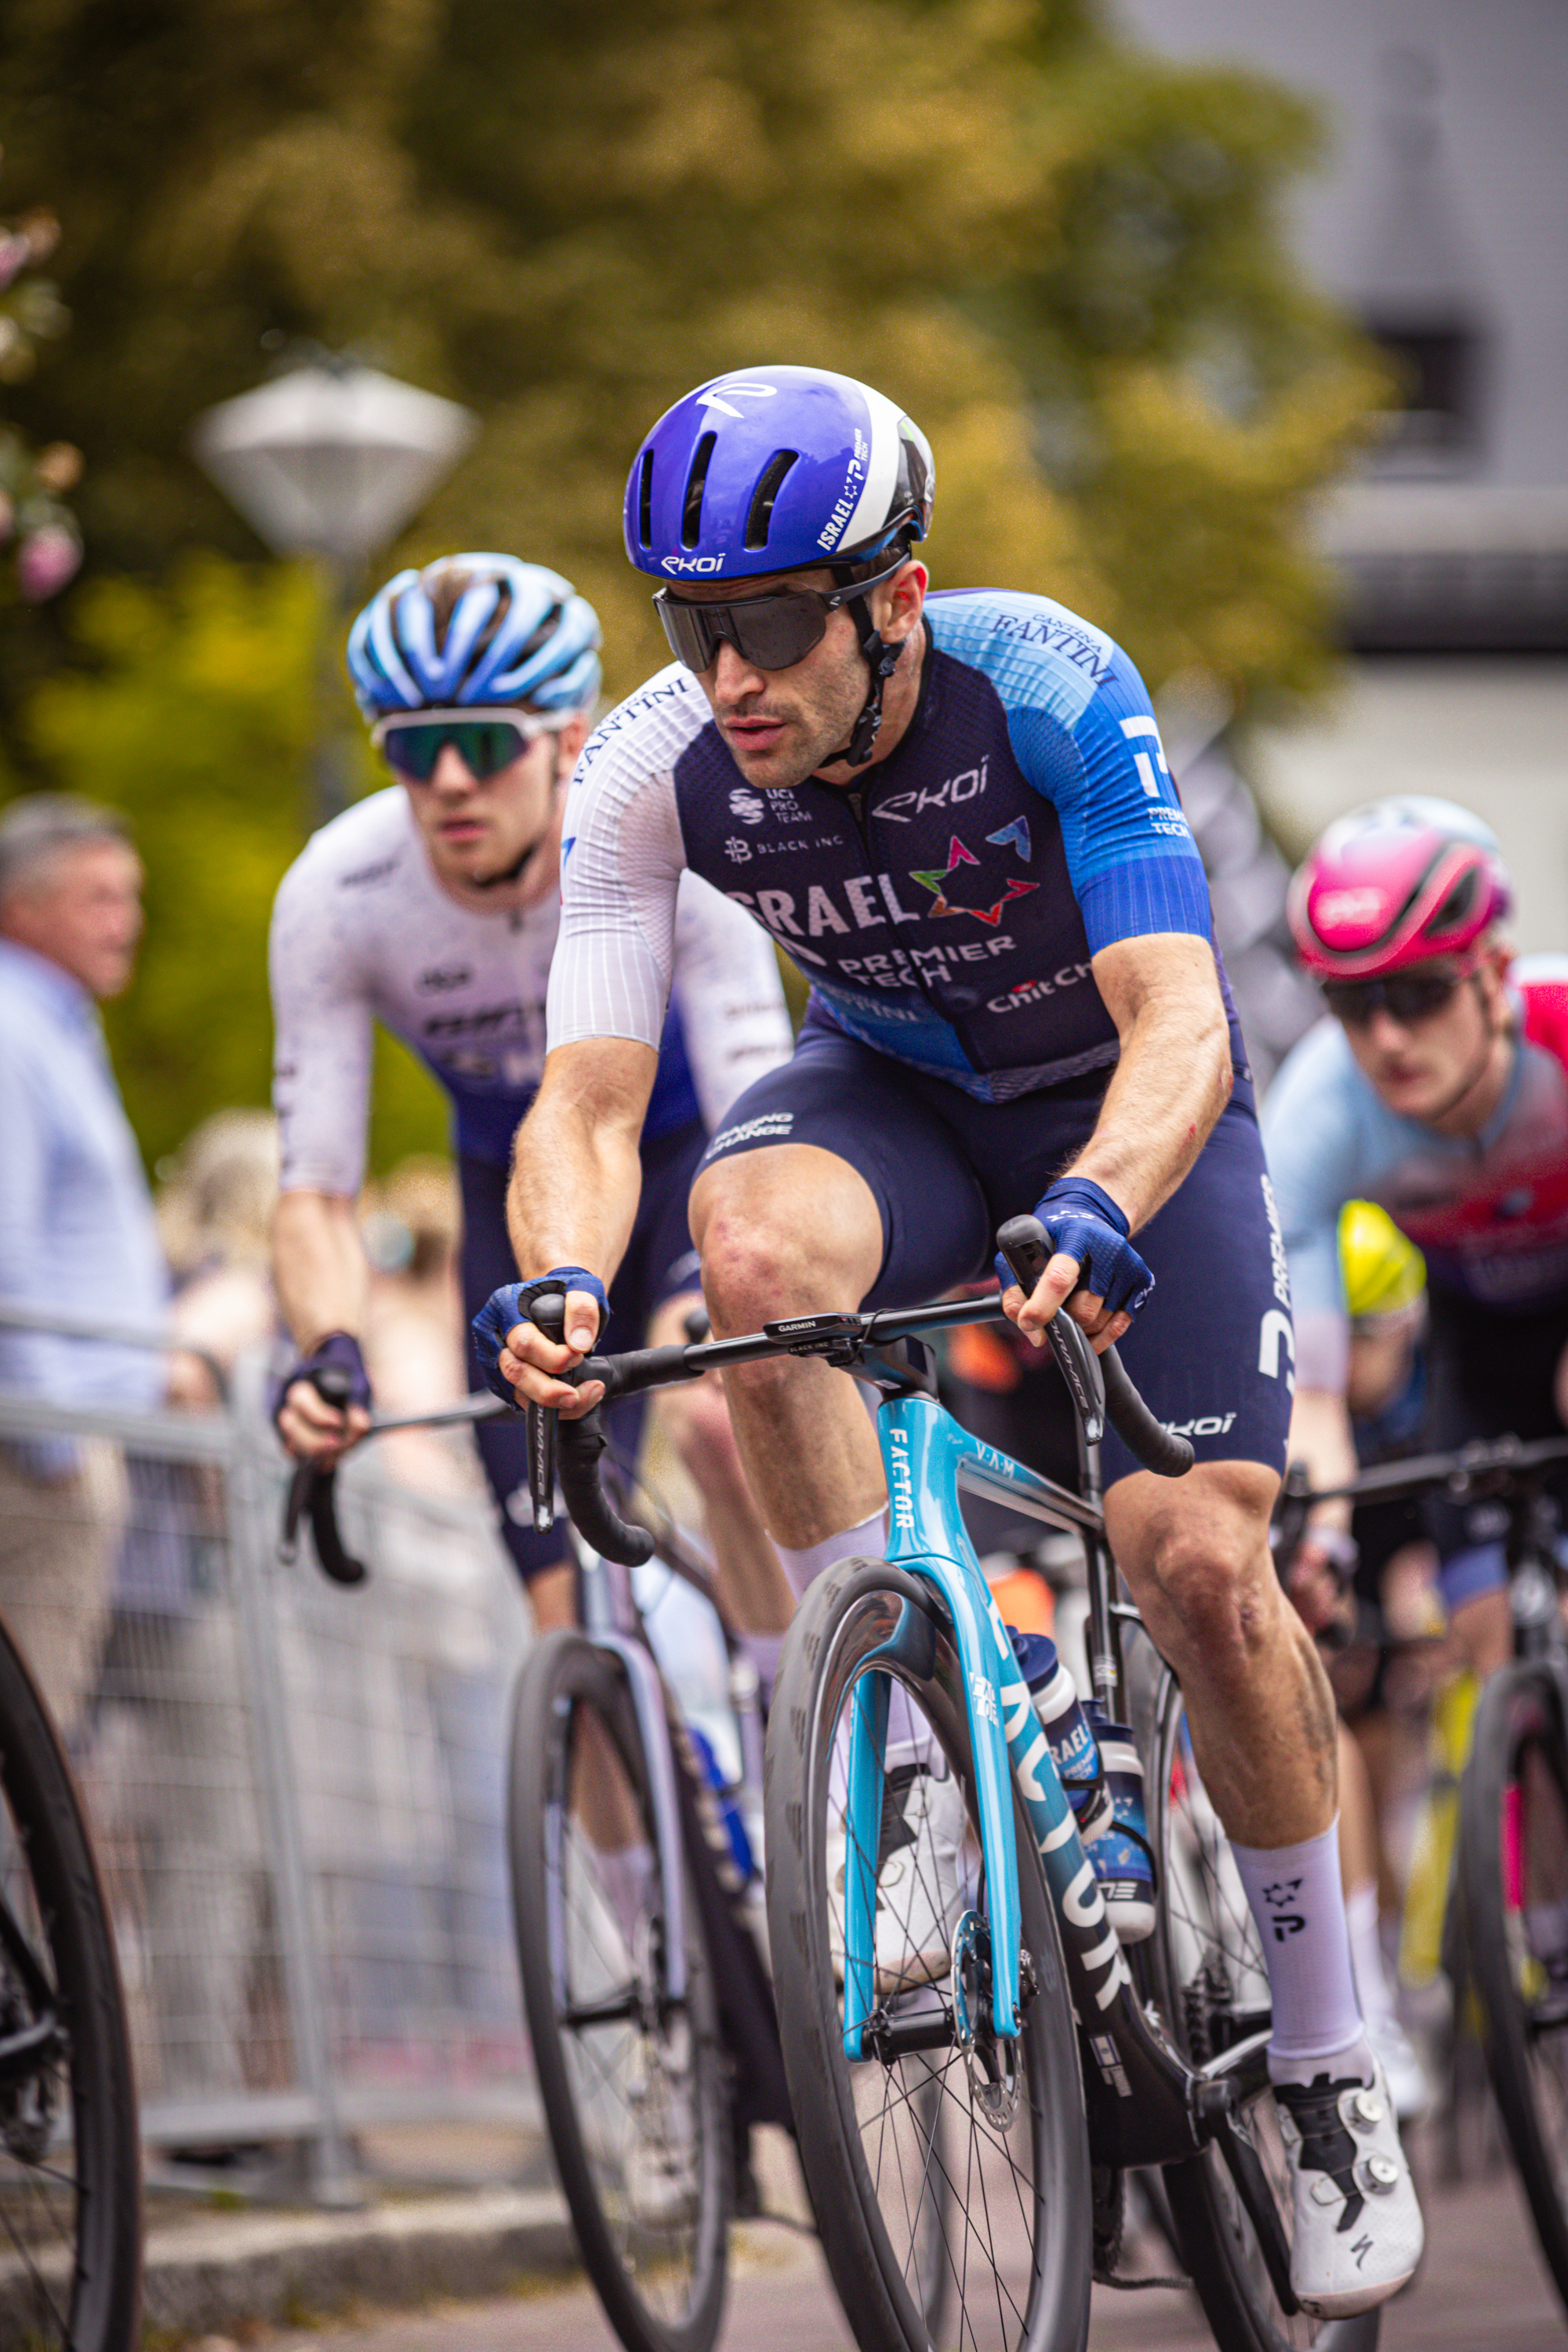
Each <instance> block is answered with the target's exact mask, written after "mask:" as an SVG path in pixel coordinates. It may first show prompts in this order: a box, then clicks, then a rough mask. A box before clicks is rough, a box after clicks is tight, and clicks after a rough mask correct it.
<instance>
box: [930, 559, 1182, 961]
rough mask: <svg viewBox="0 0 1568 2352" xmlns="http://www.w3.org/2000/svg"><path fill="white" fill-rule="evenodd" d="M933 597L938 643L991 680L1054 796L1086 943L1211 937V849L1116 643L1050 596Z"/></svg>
mask: <svg viewBox="0 0 1568 2352" xmlns="http://www.w3.org/2000/svg"><path fill="white" fill-rule="evenodd" d="M928 610H929V611H930V612H931V617H932V627H933V630H934V633H935V635H936V641H937V643H938V644H939V645H940V646H942V647H943V649H944V650H946V651H948V652H951V653H952V654H953V655H954V656H956V657H957V658H958V659H960V660H962V661H966V662H969V663H971V664H972V665H973V667H975V668H976V669H978V670H980V671H982V672H983V673H984V676H985V677H988V678H989V680H990V682H991V684H992V685H993V686H994V688H995V690H996V693H997V695H998V696H999V697H1000V698H1001V701H1002V703H1003V706H1004V708H1005V710H1006V713H1007V731H1008V735H1009V738H1010V740H1011V741H1012V745H1013V751H1014V755H1015V757H1016V760H1017V761H1018V764H1019V766H1020V768H1021V769H1022V770H1023V772H1024V774H1025V775H1026V777H1027V779H1028V781H1029V782H1030V783H1031V784H1033V786H1034V787H1035V790H1036V791H1037V793H1040V794H1041V795H1042V797H1043V798H1045V799H1046V800H1047V801H1049V802H1050V803H1051V805H1052V807H1053V808H1054V809H1055V810H1056V813H1057V817H1058V822H1059V824H1060V825H1061V830H1062V846H1063V849H1064V851H1065V853H1066V856H1067V864H1068V877H1069V878H1070V880H1071V883H1072V887H1073V894H1074V896H1075V898H1077V900H1078V903H1079V908H1080V909H1081V912H1082V915H1083V922H1084V929H1085V931H1086V932H1087V933H1088V936H1089V952H1090V953H1091V954H1097V953H1098V952H1099V950H1100V949H1101V948H1105V947H1110V946H1111V945H1112V944H1113V943H1114V942H1115V941H1116V940H1126V939H1138V938H1142V937H1144V936H1146V935H1148V934H1149V933H1152V932H1157V931H1184V932H1188V933H1191V934H1193V935H1194V936H1195V937H1196V938H1199V939H1205V940H1206V939H1211V938H1212V937H1213V932H1214V917H1213V910H1212V908H1211V907H1210V904H1209V891H1208V880H1207V877H1206V876H1205V873H1204V866H1203V860H1202V858H1201V857H1200V856H1199V855H1198V848H1197V844H1196V843H1195V842H1194V839H1193V831H1192V827H1191V825H1190V824H1188V823H1187V820H1186V817H1185V816H1184V814H1183V812H1182V808H1181V804H1180V803H1179V801H1178V800H1177V797H1176V788H1175V784H1174V782H1173V779H1172V776H1171V772H1170V767H1169V765H1168V763H1167V761H1166V759H1165V752H1164V747H1163V744H1162V742H1161V740H1160V730H1159V725H1158V723H1157V721H1156V719H1155V718H1154V713H1153V709H1152V705H1151V702H1150V698H1149V689H1148V688H1147V687H1146V686H1145V685H1144V683H1143V681H1142V678H1141V677H1139V675H1138V672H1137V670H1136V669H1135V668H1134V667H1133V666H1132V664H1131V661H1130V660H1129V659H1128V657H1127V656H1126V655H1125V654H1124V653H1123V652H1122V650H1121V646H1118V645H1116V644H1115V643H1114V642H1113V641H1112V640H1111V639H1110V637H1108V636H1106V635H1105V634H1104V633H1103V631H1101V630H1100V629H1096V628H1095V627H1093V626H1092V625H1091V624H1090V623H1089V622H1087V621H1084V620H1082V619H1080V618H1079V615H1078V614H1075V613H1069V612H1068V610H1067V608H1066V606H1065V605H1061V604H1053V603H1052V602H1051V601H1050V599H1049V598H1048V597H1044V596H1026V595H1016V594H1011V593H1005V592H1004V591H1000V590H994V589H990V590H986V591H984V592H982V593H972V594H965V595H955V596H953V597H952V598H951V599H950V598H947V597H943V596H936V597H932V598H931V600H930V602H929V604H928Z"/></svg>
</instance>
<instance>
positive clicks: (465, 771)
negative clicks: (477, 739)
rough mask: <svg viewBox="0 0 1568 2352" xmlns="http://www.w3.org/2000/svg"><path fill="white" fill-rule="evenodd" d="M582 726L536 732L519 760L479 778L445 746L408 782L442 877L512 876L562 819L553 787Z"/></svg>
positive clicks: (578, 744) (456, 881)
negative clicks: (419, 778) (418, 778)
mask: <svg viewBox="0 0 1568 2352" xmlns="http://www.w3.org/2000/svg"><path fill="white" fill-rule="evenodd" d="M586 733H587V725H586V721H585V720H584V719H574V720H573V722H572V724H571V726H569V727H565V728H563V729H562V730H561V731H560V732H559V733H558V734H552V735H541V736H539V737H537V738H536V739H535V740H534V741H533V742H531V744H529V746H528V748H527V750H526V751H523V752H522V753H521V755H520V757H519V758H517V759H515V760H512V761H509V762H508V764H507V765H506V766H505V767H504V768H497V769H496V770H495V772H493V774H491V775H489V776H476V775H475V774H474V773H473V772H472V771H471V770H470V769H469V768H468V765H467V764H466V762H465V761H463V760H462V759H461V758H460V757H459V755H458V750H457V747H456V745H455V744H452V743H443V744H442V746H441V749H440V751H438V752H437V755H436V764H435V766H434V767H433V768H432V769H431V771H430V774H429V776H428V778H427V779H426V782H423V783H417V782H408V781H407V780H406V779H405V789H406V791H407V793H408V804H409V806H410V808H411V809H412V810H413V812H414V821H415V823H416V824H417V826H418V827H419V831H420V833H421V835H423V837H424V842H425V846H426V851H427V852H428V853H429V858H430V863H431V865H432V866H434V867H435V869H436V872H437V876H438V877H439V878H440V879H441V880H442V881H443V882H446V883H447V884H449V885H452V886H454V887H458V888H460V887H462V886H463V885H464V884H465V883H467V884H468V885H470V886H471V885H473V884H476V883H478V884H483V883H485V882H488V881H489V880H490V879H491V878H492V877H495V876H497V875H503V874H510V871H511V869H512V867H513V866H516V864H517V862H518V860H519V859H520V858H521V857H525V856H528V854H529V853H530V852H531V850H533V849H535V848H537V847H538V846H539V845H540V844H541V843H542V841H543V839H544V837H545V835H547V834H549V833H550V832H552V828H553V825H554V822H555V820H556V818H557V817H558V816H559V814H560V807H559V797H560V796H559V793H558V791H557V786H558V783H561V782H564V781H565V779H566V778H567V777H568V776H569V775H570V774H571V772H572V768H573V764H574V761H575V760H576V757H577V754H578V752H579V751H581V750H582V748H583V743H584V738H585V736H586Z"/></svg>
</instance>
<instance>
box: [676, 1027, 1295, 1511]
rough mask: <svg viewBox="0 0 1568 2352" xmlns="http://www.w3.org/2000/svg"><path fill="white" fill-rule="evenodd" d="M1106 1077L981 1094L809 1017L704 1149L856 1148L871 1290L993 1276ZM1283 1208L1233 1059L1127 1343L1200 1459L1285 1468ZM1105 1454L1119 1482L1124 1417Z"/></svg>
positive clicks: (1164, 1225) (1081, 1128)
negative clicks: (788, 1051)
mask: <svg viewBox="0 0 1568 2352" xmlns="http://www.w3.org/2000/svg"><path fill="white" fill-rule="evenodd" d="M1105 1087H1106V1078H1105V1076H1104V1074H1103V1073H1097V1074H1095V1075H1094V1076H1091V1077H1089V1078H1085V1079H1078V1080H1075V1081H1073V1083H1072V1084H1071V1085H1069V1086H1066V1087H1051V1088H1050V1089H1048V1090H1047V1091H1044V1092H1041V1093H1038V1094H1029V1095H1020V1096H1017V1097H1015V1099H1014V1100H1013V1101H1011V1102H1005V1103H985V1102H976V1101H974V1100H973V1098H972V1097H970V1096H968V1095H965V1094H961V1093H960V1092H959V1090H958V1088H957V1087H952V1086H949V1085H947V1084H946V1083H945V1082H944V1081H943V1080H942V1079H941V1078H935V1077H930V1076H926V1075H925V1074H924V1073H923V1072H921V1071H919V1070H910V1069H906V1068H905V1067H904V1066H903V1065H902V1064H901V1063H899V1062H893V1061H889V1058H888V1057H887V1055H884V1054H876V1053H873V1052H872V1051H871V1050H870V1048H869V1047H868V1046H866V1045H859V1044H858V1043H857V1041H856V1040H855V1039H854V1038H852V1037H846V1036H845V1035H844V1034H842V1032H841V1031H839V1030H837V1029H833V1028H831V1027H829V1026H827V1025H826V1024H820V1023H811V1022H808V1024H806V1026H805V1028H804V1029H803V1030H802V1031H801V1034H800V1036H799V1039H798V1040H797V1042H796V1045H795V1055H794V1058H793V1059H792V1060H790V1061H788V1062H785V1063H784V1064H783V1065H782V1066H780V1067H779V1068H778V1069H776V1070H772V1071H770V1072H769V1073H768V1075H767V1076H766V1077H763V1078H760V1079H759V1080H758V1081H757V1083H756V1085H755V1086H754V1087H748V1089H747V1091H746V1092H745V1093H744V1094H743V1095H742V1097H741V1098H740V1100H739V1101H738V1102H737V1103H735V1104H734V1105H733V1106H732V1107H731V1110H730V1112H729V1114H728V1115H727V1117H726V1118H725V1121H724V1124H723V1126H722V1128H721V1129H720V1131H719V1133H718V1134H717V1135H716V1136H715V1137H714V1138H713V1140H712V1142H711V1143H710V1145H709V1147H708V1150H707V1151H706V1153H705V1154H704V1155H703V1163H702V1164H703V1166H704V1167H707V1166H710V1165H711V1164H712V1162H713V1161H715V1160H721V1159H726V1158H729V1157H730V1156H731V1155H732V1154H734V1153H737V1152H742V1151H757V1150H765V1149H767V1148H768V1147H769V1146H771V1145H773V1144H779V1143H813V1144H816V1145H817V1146H818V1148H819V1149H820V1150H824V1151H832V1152H836V1153H837V1156H838V1158H839V1159H840V1160H847V1161H848V1162H849V1164H850V1166H851V1167H852V1168H855V1169H857V1170H858V1171H859V1173H860V1174H861V1175H862V1176H863V1177H864V1178H865V1180H866V1181H867V1183H868V1185H869V1186H870V1188H871V1192H872V1193H873V1195H874V1197H875V1199H876V1202H877V1205H878V1208H879V1211H880V1212H881V1218H882V1240H883V1249H882V1266H881V1271H880V1273H879V1275H878V1277H877V1279H876V1281H875V1282H874V1283H873V1285H872V1286H871V1288H870V1290H869V1291H868V1294H867V1297H866V1298H865V1299H864V1300H863V1301H861V1302H859V1303H860V1304H863V1305H865V1306H868V1307H912V1306H914V1305H916V1304H917V1303H918V1302H919V1301H920V1300H921V1299H923V1298H937V1297H941V1296H942V1293H943V1292H944V1291H948V1290H952V1289H953V1288H954V1287H955V1286H957V1285H958V1284H960V1283H972V1282H979V1281H983V1280H984V1278H985V1276H987V1275H989V1274H990V1272H991V1260H992V1256H993V1254H994V1248H995V1240H994V1235H995V1231H996V1228H997V1226H998V1225H999V1224H1001V1223H1003V1222H1004V1221H1005V1219H1006V1218H1008V1217H1016V1216H1017V1215H1019V1214H1020V1213H1025V1212H1027V1211H1030V1210H1032V1209H1033V1208H1034V1206H1035V1203H1036V1202H1037V1200H1038V1199H1039V1197H1040V1195H1041V1193H1042V1192H1044V1191H1045V1190H1046V1188H1047V1185H1048V1184H1049V1183H1050V1182H1051V1181H1052V1180H1053V1178H1055V1177H1056V1176H1058V1175H1059V1174H1060V1173H1061V1171H1062V1169H1063V1167H1064V1166H1065V1165H1066V1164H1067V1162H1068V1160H1071V1159H1072V1157H1073V1156H1074V1154H1075V1153H1076V1152H1078V1151H1079V1150H1082V1148H1083V1146H1084V1145H1085V1144H1086V1143H1087V1142H1088V1140H1089V1136H1090V1135H1091V1133H1092V1132H1093V1129H1094V1125H1095V1121H1096V1119H1097V1118H1098V1117H1099V1113H1100V1102H1101V1099H1102V1097H1103V1096H1104V1092H1105ZM1273 1219H1274V1209H1273V1195H1272V1193H1271V1192H1270V1190H1269V1186H1268V1171H1267V1170H1266V1168H1265V1165H1264V1159H1263V1142H1262V1139H1261V1137H1260V1136H1259V1134H1258V1118H1257V1114H1256V1112H1255V1110H1254V1108H1253V1099H1252V1087H1251V1084H1250V1081H1249V1080H1248V1079H1247V1077H1246V1076H1244V1075H1243V1074H1242V1073H1241V1072H1239V1071H1238V1072H1237V1075H1236V1083H1235V1090H1234V1092H1233V1093H1232V1095H1231V1098H1230V1102H1229V1104H1228V1105H1227V1107H1226V1109H1225V1111H1224V1112H1223V1113H1222V1114H1221V1116H1220V1118H1219V1119H1218V1121H1217V1122H1216V1124H1215V1130H1214V1133H1213V1134H1212V1135H1211V1136H1210V1137H1209V1139H1208V1141H1207V1143H1206V1144H1205V1146H1204V1149H1203V1150H1202V1152H1201V1153H1200V1154H1199V1156H1198V1160H1197V1162H1196V1164H1195V1166H1194V1168H1193V1169H1192V1171H1191V1172H1190V1173H1189V1174H1188V1176H1187V1177H1186V1179H1185V1181H1184V1183H1183V1185H1182V1187H1181V1189H1180V1191H1179V1192H1176V1193H1175V1194H1174V1195H1173V1198H1172V1199H1171V1200H1169V1201H1167V1202H1166V1203H1165V1205H1164V1207H1163V1209H1162V1210H1161V1211H1160V1212H1159V1213H1158V1215H1157V1216H1155V1217H1153V1218H1152V1220H1151V1222H1150V1223H1148V1224H1147V1225H1146V1226H1144V1227H1143V1229H1142V1232H1141V1233H1140V1234H1138V1236H1137V1242H1138V1248H1139V1250H1140V1252H1141V1254H1142V1256H1143V1257H1144V1259H1145V1260H1146V1261H1147V1263H1148V1265H1149V1266H1150V1269H1151V1271H1152V1274H1153V1276H1154V1290H1153V1294H1152V1297H1151V1298H1150V1300H1149V1303H1148V1305H1147V1306H1146V1307H1143V1308H1142V1312H1141V1313H1140V1314H1139V1315H1138V1317H1137V1318H1136V1320H1135V1321H1134V1323H1133V1325H1132V1328H1131V1330H1130V1331H1129V1332H1128V1334H1127V1337H1126V1338H1125V1339H1123V1340H1122V1341H1121V1343H1120V1351H1121V1357H1122V1359H1123V1360H1124V1362H1125V1363H1126V1366H1127V1370H1128V1371H1129V1373H1130V1374H1131V1378H1132V1380H1133V1381H1135V1383H1136V1384H1137V1386H1138V1387H1139V1389H1141V1390H1142V1393H1143V1395H1144V1396H1145V1397H1146V1398H1147V1400H1148V1402H1149V1404H1150V1407H1151V1409H1152V1412H1154V1414H1155V1416H1156V1418H1157V1419H1158V1420H1160V1421H1163V1423H1165V1424H1166V1426H1167V1427H1169V1428H1173V1429H1176V1430H1179V1431H1180V1432H1181V1433H1182V1434H1183V1435H1184V1436H1186V1437H1190V1438H1191V1439H1192V1442H1193V1448H1194V1453H1195V1454H1196V1455H1197V1458H1198V1460H1199V1461H1200V1462H1232V1461H1240V1462H1261V1463H1263V1464H1265V1465H1267V1467H1268V1469H1270V1470H1272V1471H1274V1472H1275V1473H1276V1474H1280V1473H1282V1472H1283V1470H1284V1467H1285V1441H1286V1434H1287V1432H1288V1430H1289V1422H1290V1391H1291V1382H1292V1366H1293V1363H1294V1360H1295V1340H1294V1336H1293V1333H1292V1331H1291V1327H1290V1317H1289V1288H1288V1285H1287V1283H1286V1279H1285V1276H1284V1273H1283V1266H1284V1250H1283V1245H1282V1244H1279V1242H1278V1226H1277V1224H1274V1223H1273ZM1271 1225H1272V1231H1271ZM1277 1266H1278V1267H1279V1269H1280V1271H1279V1273H1278V1274H1277V1273H1276V1267H1277ZM1277 1286H1278V1287H1277ZM848 1303H849V1302H847V1301H846V1300H844V1299H841V1298H823V1299H820V1300H818V1301H817V1302H816V1304H817V1305H818V1307H822V1308H828V1307H844V1306H846V1305H847V1304H848ZM1101 1466H1102V1471H1103V1475H1104V1479H1105V1483H1106V1485H1107V1486H1110V1485H1112V1484H1113V1483H1114V1481H1115V1480H1117V1479H1118V1478H1125V1477H1126V1476H1127V1475H1129V1473H1130V1472H1131V1471H1133V1470H1135V1469H1136V1468H1137V1466H1138V1465H1137V1464H1136V1462H1135V1461H1134V1460H1133V1458H1132V1456H1131V1454H1129V1453H1128V1451H1127V1449H1126V1447H1125V1446H1124V1445H1123V1444H1121V1439H1120V1438H1119V1437H1118V1436H1117V1435H1116V1433H1115V1432H1114V1431H1113V1430H1108V1431H1107V1432H1106V1438H1105V1445H1104V1449H1103V1453H1102V1455H1101Z"/></svg>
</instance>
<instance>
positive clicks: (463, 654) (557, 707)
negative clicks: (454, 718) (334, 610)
mask: <svg viewBox="0 0 1568 2352" xmlns="http://www.w3.org/2000/svg"><path fill="white" fill-rule="evenodd" d="M600 643H601V637H600V631H599V621H598V615H597V614H595V610H594V608H593V606H592V604H589V603H588V602H587V601H586V599H585V598H584V597H582V596H579V595H578V593H577V592H576V590H575V589H574V587H573V585H572V583H571V582H570V581H569V580H563V578H562V577H561V574H560V573H559V572H550V571H547V570H546V569H545V567H544V566H543V564H542V563H521V562H519V561H518V559H517V557H516V556H514V555H447V556H443V557H442V558H441V560H440V562H437V563H428V564H426V567H425V569H424V571H423V572H412V571H410V572H399V573H398V574H397V576H396V578H395V579H394V580H389V581H388V582H387V583H386V585H385V587H384V588H381V589H378V590H377V592H376V593H375V594H374V596H373V597H372V598H371V600H370V603H369V604H367V605H366V606H365V608H364V610H363V613H362V614H360V616H359V618H358V620H357V621H355V623H354V625H353V628H352V629H351V630H350V632H349V644H348V667H349V677H350V678H351V679H352V680H353V689H354V695H355V698H356V699H357V700H358V703H359V707H360V709H361V710H362V711H363V714H364V716H365V718H366V719H380V718H383V717H384V715H385V713H386V712H387V711H389V710H420V709H437V710H439V709H448V710H449V709H457V708H459V707H460V706H462V705H464V704H467V703H474V704H477V705H494V704H510V705H512V706H514V707H517V706H522V707H524V708H526V709H530V710H552V711H576V710H591V709H592V708H593V706H594V704H595V701H596V700H597V699H598V694H599V675H600V673H599V650H598V649H599V646H600Z"/></svg>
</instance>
